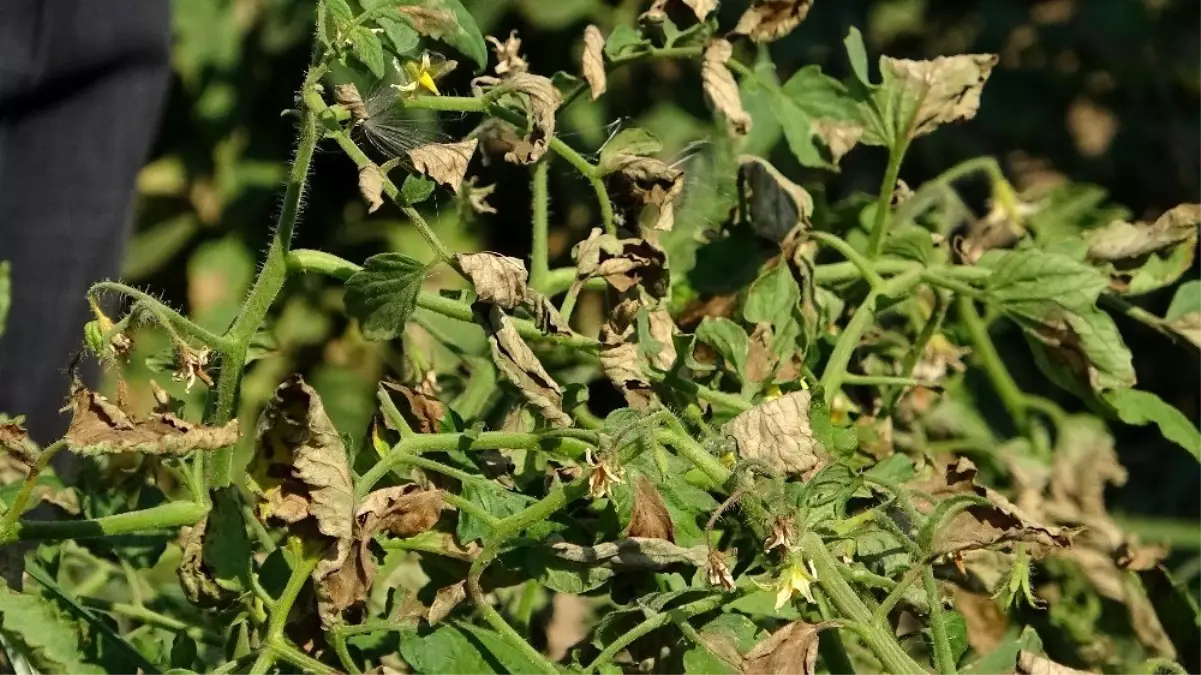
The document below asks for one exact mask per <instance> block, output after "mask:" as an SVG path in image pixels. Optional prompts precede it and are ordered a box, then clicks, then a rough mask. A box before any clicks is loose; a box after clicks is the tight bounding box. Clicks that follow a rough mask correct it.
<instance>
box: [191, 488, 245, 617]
mask: <svg viewBox="0 0 1201 675" xmlns="http://www.w3.org/2000/svg"><path fill="white" fill-rule="evenodd" d="M180 547H181V548H182V549H183V560H182V561H181V562H180V565H179V568H178V569H177V575H178V576H179V581H180V585H182V586H183V588H184V593H185V594H186V595H187V596H188V599H189V600H190V601H192V602H193V603H195V604H198V605H201V606H204V607H211V606H219V605H225V604H228V603H229V602H230V601H232V600H234V599H235V598H236V597H237V595H238V594H240V593H241V592H242V591H243V590H245V588H246V587H247V584H248V583H249V575H250V564H251V557H252V556H253V551H252V550H251V548H250V539H249V537H248V536H247V534H246V525H245V523H244V521H243V519H242V513H241V511H240V510H239V509H238V502H237V501H235V497H234V488H223V489H222V490H219V491H215V492H214V493H213V509H212V511H210V512H209V515H208V516H207V517H206V518H205V519H204V520H202V521H200V522H199V523H197V524H196V525H194V526H193V527H191V528H185V530H184V531H181V533H180Z"/></svg>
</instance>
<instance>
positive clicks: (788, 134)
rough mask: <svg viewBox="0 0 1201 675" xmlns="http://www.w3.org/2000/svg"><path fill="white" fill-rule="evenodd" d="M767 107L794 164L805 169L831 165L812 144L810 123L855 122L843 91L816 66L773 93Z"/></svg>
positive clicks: (851, 103) (853, 106) (849, 100)
mask: <svg viewBox="0 0 1201 675" xmlns="http://www.w3.org/2000/svg"><path fill="white" fill-rule="evenodd" d="M773 94H774V95H773V96H772V98H771V107H772V110H773V111H775V114H776V119H777V120H779V121H780V125H781V126H783V128H784V138H785V140H787V141H788V148H789V149H790V150H792V154H793V155H794V156H796V158H797V161H798V162H800V163H801V164H804V165H805V166H814V167H821V168H833V167H834V164H833V163H832V162H831V161H830V160H829V159H828V158H827V155H826V154H825V153H824V152H823V150H824V148H821V147H819V145H818V143H816V142H814V137H815V134H816V131H815V130H814V126H813V125H814V122H816V121H817V120H819V119H820V120H831V121H837V122H858V121H859V113H858V111H857V109H856V104H855V101H854V99H852V98H851V97H850V95H849V94H848V93H847V89H846V87H844V86H843V85H842V83H841V82H839V81H838V80H835V79H834V78H831V77H827V76H826V75H823V74H822V72H821V69H820V68H819V67H817V66H807V67H805V68H802V69H801V70H799V71H797V72H796V73H795V74H794V75H793V76H792V77H790V78H789V79H788V81H787V82H785V83H784V86H782V87H779V88H778V89H775V90H774V92H773Z"/></svg>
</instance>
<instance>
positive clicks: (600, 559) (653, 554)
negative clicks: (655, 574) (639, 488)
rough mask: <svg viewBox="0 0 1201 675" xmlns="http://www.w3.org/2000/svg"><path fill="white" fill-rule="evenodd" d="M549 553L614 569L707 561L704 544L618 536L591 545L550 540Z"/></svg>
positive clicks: (704, 564)
mask: <svg viewBox="0 0 1201 675" xmlns="http://www.w3.org/2000/svg"><path fill="white" fill-rule="evenodd" d="M550 550H551V553H553V554H554V555H555V556H556V557H558V558H560V559H562V560H566V561H569V562H576V563H582V564H587V565H603V566H606V567H611V568H613V569H618V570H658V569H663V568H665V567H669V566H671V565H692V566H693V567H704V566H706V565H707V564H708V562H707V560H708V555H709V550H708V547H706V546H704V545H703V544H702V545H700V546H694V547H692V548H683V547H680V546H677V545H675V544H673V543H671V542H670V541H667V540H666V539H640V538H637V537H632V538H630V539H620V540H618V541H610V542H605V543H601V544H596V545H595V546H580V545H579V544H569V543H567V542H565V541H552V542H551V544H550Z"/></svg>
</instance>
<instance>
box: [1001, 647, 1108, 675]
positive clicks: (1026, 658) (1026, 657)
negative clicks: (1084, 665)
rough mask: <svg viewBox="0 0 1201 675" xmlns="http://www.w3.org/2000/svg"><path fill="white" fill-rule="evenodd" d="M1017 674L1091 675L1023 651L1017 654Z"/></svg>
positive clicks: (1086, 671) (1089, 672) (1088, 672)
mask: <svg viewBox="0 0 1201 675" xmlns="http://www.w3.org/2000/svg"><path fill="white" fill-rule="evenodd" d="M1017 672H1018V673H1021V674H1022V675H1092V672H1091V671H1088V670H1076V669H1075V668H1069V667H1067V666H1065V665H1063V664H1062V663H1056V662H1055V661H1052V660H1051V659H1048V658H1047V657H1045V656H1042V655H1040V654H1035V653H1034V652H1029V651H1026V650H1025V649H1023V650H1021V651H1019V652H1018V660H1017Z"/></svg>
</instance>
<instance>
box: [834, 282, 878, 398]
mask: <svg viewBox="0 0 1201 675" xmlns="http://www.w3.org/2000/svg"><path fill="white" fill-rule="evenodd" d="M879 297H880V290H879V289H872V290H871V292H869V293H868V294H867V297H866V298H864V299H863V302H862V303H861V304H860V305H859V307H858V308H856V309H855V313H854V314H852V315H851V320H850V321H849V322H847V326H846V328H844V329H843V330H842V335H839V336H838V342H836V343H834V351H833V352H831V353H830V358H829V360H828V361H826V367H825V370H823V371H822V379H821V384H822V387H823V388H824V390H825V396H826V405H827V406H829V405H830V403H831V402H832V401H833V400H834V397H835V396H836V395H837V394H838V391H839V389H840V388H841V387H842V383H843V381H844V380H845V378H846V375H847V366H849V365H850V363H851V356H852V355H853V354H854V353H855V348H856V347H858V346H859V340H860V338H862V337H863V333H864V331H866V330H867V329H868V328H869V327H870V326H871V325H872V321H873V320H874V319H875V316H876V300H877V299H878V298H879Z"/></svg>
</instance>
